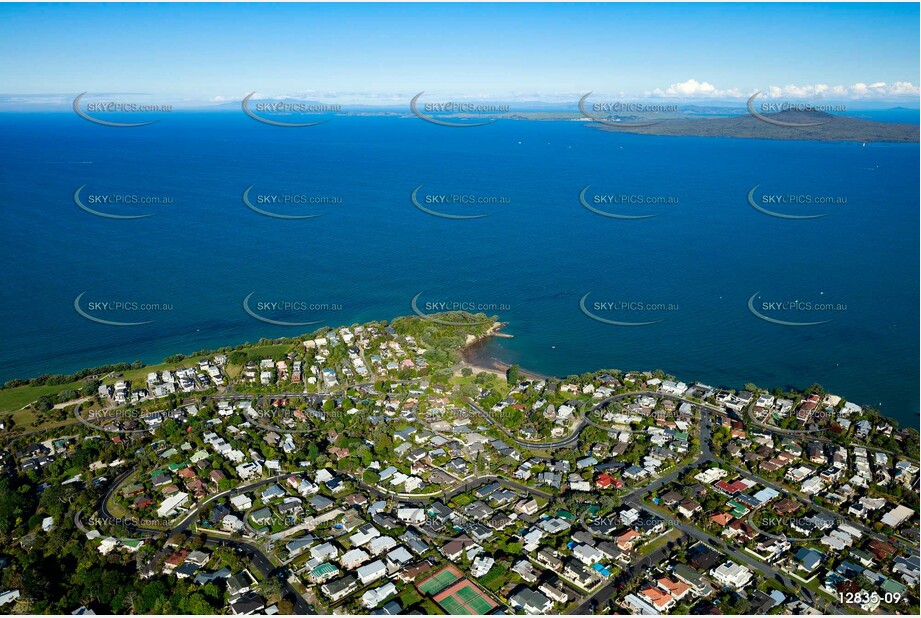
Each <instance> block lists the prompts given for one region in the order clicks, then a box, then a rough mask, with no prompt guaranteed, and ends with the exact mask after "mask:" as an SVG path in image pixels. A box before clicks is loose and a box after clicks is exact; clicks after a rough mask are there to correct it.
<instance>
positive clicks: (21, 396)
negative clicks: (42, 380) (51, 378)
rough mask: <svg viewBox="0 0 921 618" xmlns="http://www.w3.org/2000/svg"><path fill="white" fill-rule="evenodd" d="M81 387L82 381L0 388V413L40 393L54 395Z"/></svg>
mask: <svg viewBox="0 0 921 618" xmlns="http://www.w3.org/2000/svg"><path fill="white" fill-rule="evenodd" d="M81 388H83V381H82V380H77V381H75V382H67V383H65V384H45V385H42V386H28V385H27V386H17V387H16V388H4V389H2V390H0V413H3V412H14V411H16V410H19V409H20V408H22V407H23V406H26V405H28V404H30V403H32V402H33V401H36V400H37V399H38V398H39V397H41V396H42V395H56V394H57V393H60V392H61V391H65V390H67V389H72V390H76V391H79V390H80V389H81Z"/></svg>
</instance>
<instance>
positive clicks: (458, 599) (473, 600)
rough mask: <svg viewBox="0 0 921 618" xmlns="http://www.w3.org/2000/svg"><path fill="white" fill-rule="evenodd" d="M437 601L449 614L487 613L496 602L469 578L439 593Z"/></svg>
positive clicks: (493, 607) (436, 597)
mask: <svg viewBox="0 0 921 618" xmlns="http://www.w3.org/2000/svg"><path fill="white" fill-rule="evenodd" d="M434 599H435V602H436V603H438V604H439V605H440V606H441V608H442V609H444V610H445V611H446V612H448V613H449V614H460V615H485V614H488V613H489V612H491V611H492V610H493V609H495V607H496V604H495V603H494V602H493V601H492V600H491V599H490V598H489V597H487V596H486V595H485V594H484V593H483V592H482V591H481V590H480V589H479V588H477V587H476V585H474V584H473V582H471V581H470V580H468V579H462V580H461V581H459V582H457V583H456V584H454V585H453V586H451V587H450V588H447V589H446V590H443V591H442V592H440V593H438V594H437V595H436V596H435V597H434Z"/></svg>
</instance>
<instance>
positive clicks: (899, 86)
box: [646, 79, 921, 99]
mask: <svg viewBox="0 0 921 618" xmlns="http://www.w3.org/2000/svg"><path fill="white" fill-rule="evenodd" d="M755 92H756V91H755V90H752V91H749V92H747V93H743V91H742V90H740V89H739V88H726V89H721V88H717V87H716V86H714V85H713V84H711V83H710V82H706V81H702V82H699V81H697V80H696V79H689V80H687V81H685V82H679V83H676V84H671V85H670V86H668V87H667V88H665V89H662V88H656V89H655V90H651V91H648V92H646V96H648V97H663V98H669V97H677V98H687V99H690V98H707V99H742V98H747V97H749V96H751V95H752V94H754V93H755ZM761 96H763V97H765V98H768V99H781V98H788V99H828V98H836V99H884V98H887V97H888V98H891V97H918V96H921V89H919V88H918V87H917V86H915V85H914V84H912V83H911V82H894V83H892V84H887V83H886V82H873V83H870V84H866V83H864V82H857V83H856V84H852V85H850V86H843V85H837V86H831V85H828V84H814V85H808V84H805V85H799V84H787V85H786V86H774V85H771V86H768V87H766V88H762V89H761Z"/></svg>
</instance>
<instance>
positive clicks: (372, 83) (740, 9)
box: [0, 3, 919, 106]
mask: <svg viewBox="0 0 921 618" xmlns="http://www.w3.org/2000/svg"><path fill="white" fill-rule="evenodd" d="M918 18H919V9H918V5H917V4H915V3H904V4H881V3H872V4H849V3H846V4H822V5H805V4H767V5H764V4H762V5H753V4H743V5H739V4H736V5H732V4H684V5H648V4H606V5H598V4H543V5H541V4H532V5H521V4H505V5H499V4H485V5H484V4H464V5H451V4H440V5H420V4H343V5H330V4H326V5H310V6H304V5H289V4H274V5H266V4H256V5H252V4H251V5H242V4H221V5H216V4H197V5H191V4H189V5H183V4H159V5H153V4H140V5H114V4H112V5H109V4H89V5H73V4H69V5H68V4H65V5H16V4H4V5H2V6H0V59H2V62H0V84H2V86H0V88H2V94H3V95H42V94H55V95H62V97H63V96H68V97H70V98H72V97H73V96H74V95H75V94H76V93H80V92H83V91H90V92H92V93H151V94H152V95H154V96H155V97H157V98H172V99H174V100H177V101H180V100H181V101H186V102H190V101H192V102H195V101H197V102H207V101H218V102H219V101H239V99H240V98H241V97H242V96H243V95H245V94H246V93H249V92H252V91H257V92H259V93H261V94H264V95H265V96H267V97H283V96H295V95H303V96H305V97H308V98H317V99H324V98H326V99H331V100H332V99H337V98H338V99H339V100H341V101H345V102H348V101H365V102H373V101H379V102H389V101H391V100H393V101H396V100H402V99H403V97H405V95H406V94H414V93H416V92H419V91H420V90H425V91H426V92H427V93H443V94H463V95H466V96H468V97H471V98H478V97H479V98H497V99H498V98H502V99H511V100H514V99H527V100H532V99H545V100H571V98H572V95H573V94H575V93H584V92H587V91H589V90H593V91H595V92H597V93H607V94H615V95H619V94H624V95H627V96H633V97H650V96H660V97H666V98H676V99H680V100H695V99H696V100H704V99H706V100H716V99H732V100H737V99H740V98H743V97H745V96H748V95H749V94H751V93H752V92H753V91H755V90H762V91H768V92H769V93H771V92H772V93H773V95H774V96H777V97H779V96H788V97H789V96H794V95H797V96H799V95H801V96H803V97H809V96H813V95H814V94H815V93H816V92H819V93H822V94H823V95H824V96H825V98H829V99H832V98H840V99H876V100H903V101H905V100H907V101H909V102H913V103H914V104H913V106H916V104H917V100H918V85H919V61H918V56H919V35H918ZM772 87H773V88H775V90H770V89H771V88H772Z"/></svg>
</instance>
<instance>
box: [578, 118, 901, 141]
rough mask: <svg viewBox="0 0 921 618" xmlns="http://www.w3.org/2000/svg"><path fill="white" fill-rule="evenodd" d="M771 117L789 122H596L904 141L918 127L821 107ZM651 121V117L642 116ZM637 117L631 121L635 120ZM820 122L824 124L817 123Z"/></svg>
mask: <svg viewBox="0 0 921 618" xmlns="http://www.w3.org/2000/svg"><path fill="white" fill-rule="evenodd" d="M764 117H765V118H768V119H770V120H772V121H776V122H781V123H788V124H790V125H807V124H811V125H813V126H786V125H780V124H772V123H771V122H767V121H764V120H761V119H759V118H756V117H755V116H752V115H751V114H744V115H740V116H732V117H721V118H693V119H686V118H670V119H668V120H663V121H661V122H657V123H655V124H649V125H647V126H629V124H628V122H626V121H625V123H624V125H625V126H616V125H615V124H602V123H597V124H596V126H597V127H598V128H599V129H601V130H602V131H617V132H620V133H635V134H639V135H676V136H678V135H681V136H690V137H735V138H742V139H779V140H811V141H822V142H841V141H846V142H901V143H912V142H914V143H917V142H918V133H919V127H918V125H916V124H896V123H891V122H877V121H875V120H861V119H859V118H852V117H849V116H841V115H836V114H829V113H826V112H820V111H799V110H785V111H782V112H777V113H775V114H764ZM642 120H643V121H644V122H648V121H649V118H643V119H642ZM633 122H635V121H632V120H631V121H629V123H633ZM817 123H821V124H817Z"/></svg>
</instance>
